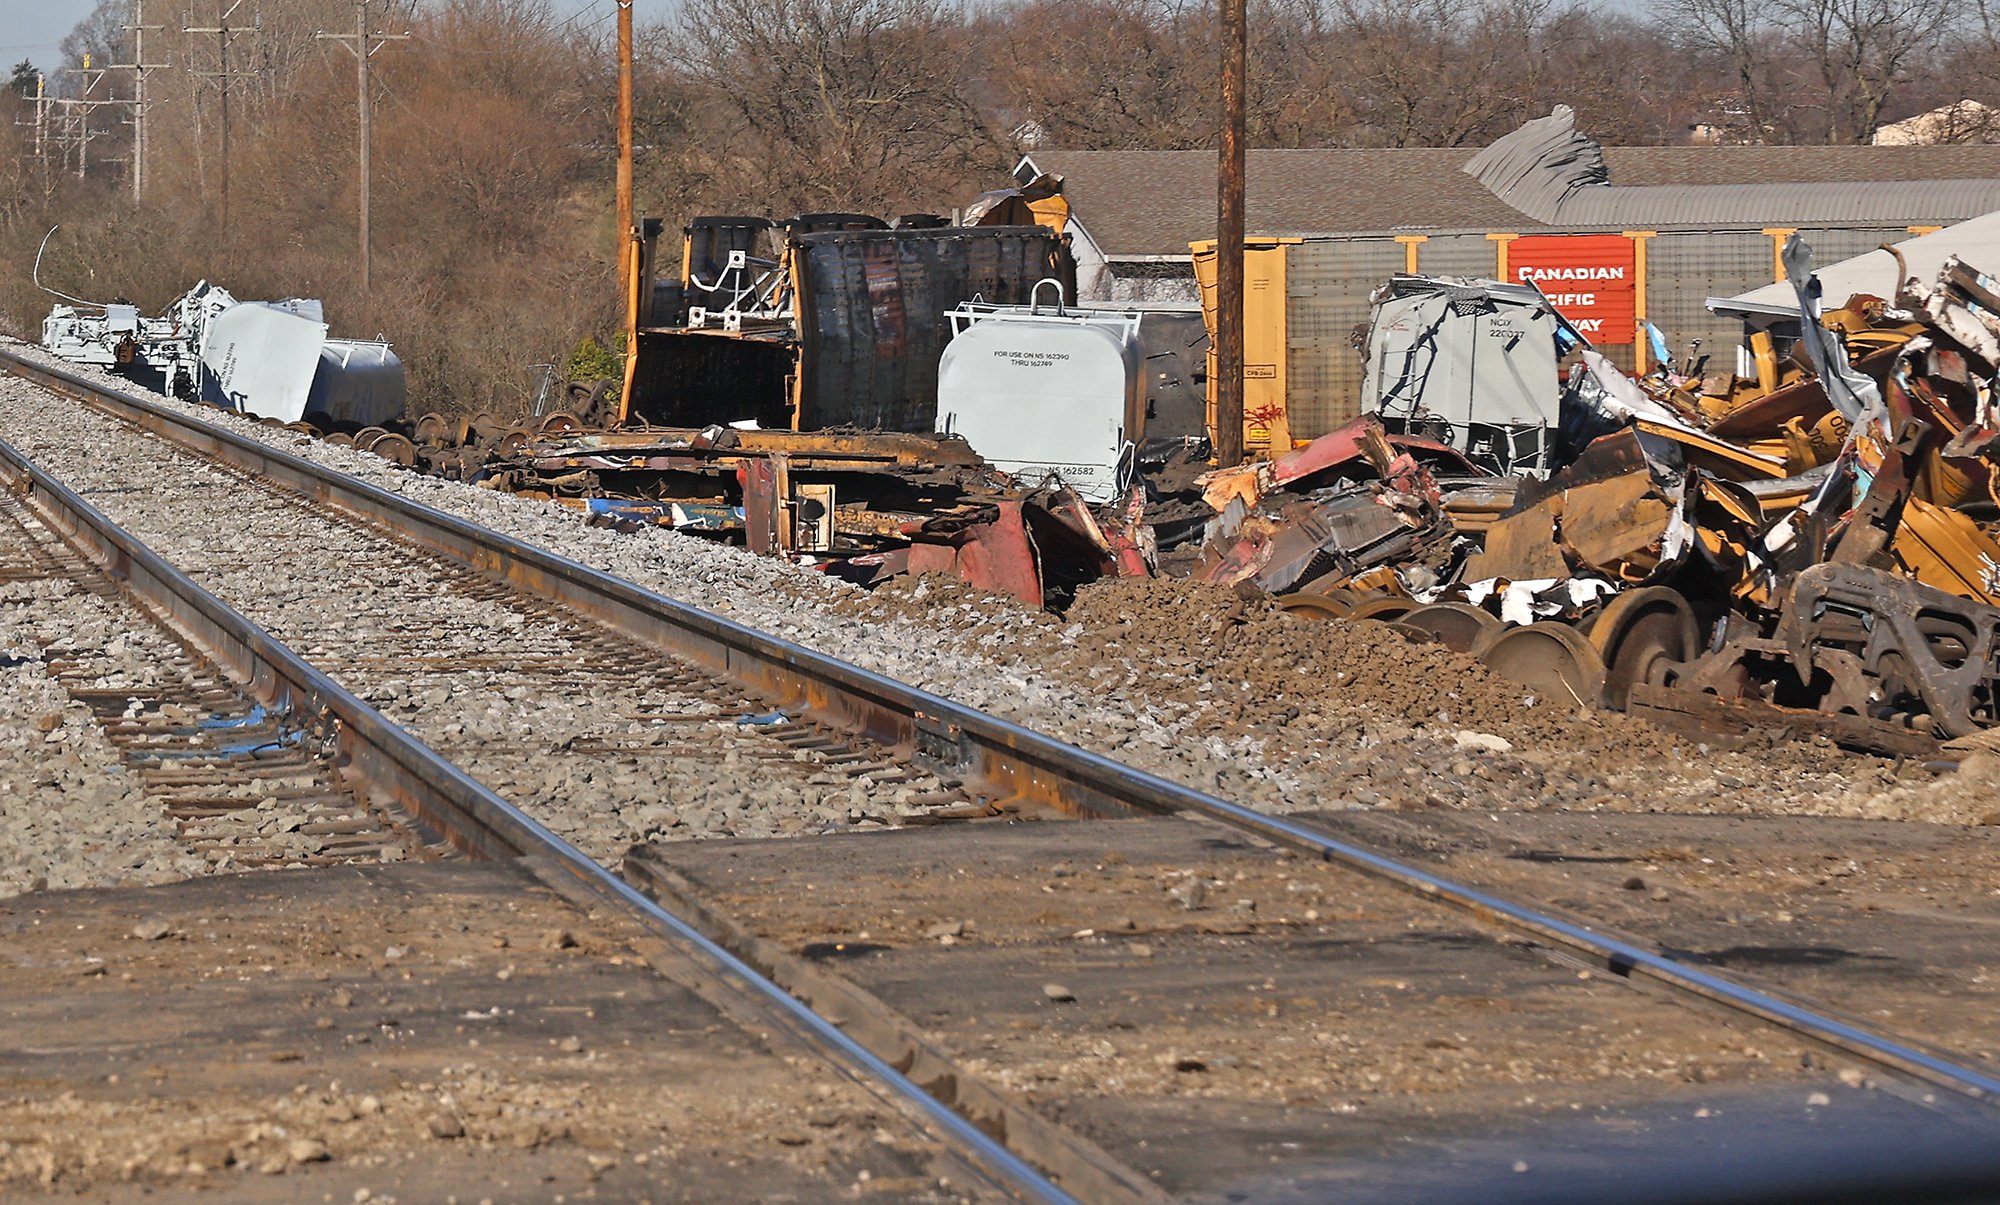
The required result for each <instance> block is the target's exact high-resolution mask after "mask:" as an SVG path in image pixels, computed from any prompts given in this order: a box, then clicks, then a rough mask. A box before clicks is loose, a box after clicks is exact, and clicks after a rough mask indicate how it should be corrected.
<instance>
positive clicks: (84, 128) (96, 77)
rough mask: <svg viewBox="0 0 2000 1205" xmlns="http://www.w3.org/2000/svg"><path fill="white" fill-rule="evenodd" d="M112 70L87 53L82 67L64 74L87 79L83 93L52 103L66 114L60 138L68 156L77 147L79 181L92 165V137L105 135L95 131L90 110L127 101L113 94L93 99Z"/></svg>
mask: <svg viewBox="0 0 2000 1205" xmlns="http://www.w3.org/2000/svg"><path fill="white" fill-rule="evenodd" d="M110 70H111V69H110V68H109V67H92V66H91V65H90V55H88V54H85V55H84V56H83V66H82V67H65V68H63V72H62V73H63V74H64V75H76V76H81V77H82V78H83V91H82V93H81V94H80V95H77V96H74V97H60V98H57V99H56V100H55V101H53V102H52V103H53V104H54V105H55V107H56V110H57V111H58V112H59V113H61V114H62V119H63V121H62V130H61V133H60V134H59V135H58V141H59V144H60V145H61V146H62V147H63V154H64V156H65V158H67V156H68V154H69V149H68V148H70V147H72V146H74V147H75V148H76V178H77V179H79V180H81V179H83V178H84V176H85V175H86V174H87V173H88V171H89V168H90V140H91V139H93V138H101V137H103V135H102V134H96V133H92V132H91V129H90V111H91V110H92V109H96V108H99V107H101V106H103V105H117V104H124V103H125V102H124V101H120V100H115V99H112V98H110V97H105V98H103V99H101V100H100V99H92V97H91V95H90V94H91V93H92V92H95V91H96V90H97V85H99V84H101V83H103V82H104V77H105V75H106V73H108V72H109V71H110Z"/></svg>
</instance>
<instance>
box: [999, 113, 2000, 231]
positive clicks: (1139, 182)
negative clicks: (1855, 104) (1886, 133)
mask: <svg viewBox="0 0 2000 1205" xmlns="http://www.w3.org/2000/svg"><path fill="white" fill-rule="evenodd" d="M1553 116H1555V115H1552V117H1553ZM1540 120H1541V121H1542V122H1545V123H1547V122H1550V118H1543V119H1540ZM1530 124H1531V125H1533V124H1534V123H1530ZM1524 128H1525V127H1524ZM1541 133H1542V134H1543V135H1545V138H1544V141H1545V142H1546V143H1548V144H1549V145H1550V146H1552V147H1554V148H1556V149H1557V151H1558V153H1560V154H1564V155H1568V156H1570V157H1573V158H1574V159H1575V160H1576V161H1577V165H1578V168H1579V169H1580V170H1581V171H1583V172H1585V173H1591V167H1592V165H1591V162H1590V158H1589V156H1588V155H1587V154H1585V153H1583V152H1580V151H1578V150H1576V148H1575V147H1574V146H1571V145H1570V143H1571V141H1572V140H1570V139H1567V138H1562V137H1557V134H1558V133H1559V131H1555V130H1543V131H1541ZM1509 137H1512V136H1511V135H1510V136H1509ZM1501 141H1502V142H1505V141H1506V140H1505V139H1502V140H1501ZM1524 141H1526V140H1524ZM1585 141H1587V140H1585ZM1495 145H1496V146H1498V145H1499V144H1498V143H1496V144H1495ZM1490 149H1491V148H1489V150H1490ZM1600 149H1601V151H1602V160H1601V162H1602V165H1603V168H1604V169H1606V170H1607V171H1608V174H1609V183H1608V185H1607V184H1603V183H1598V182H1597V180H1598V179H1602V177H1596V178H1595V179H1590V178H1586V179H1585V180H1584V181H1582V182H1578V183H1573V184H1570V183H1564V182H1563V181H1562V180H1561V179H1560V178H1559V179H1558V184H1557V186H1556V187H1555V188H1554V189H1553V190H1549V189H1542V190H1539V191H1538V190H1535V189H1527V190H1523V189H1520V188H1519V187H1518V186H1517V187H1516V188H1514V189H1510V191H1509V197H1510V199H1513V200H1515V201H1517V202H1521V204H1520V205H1519V206H1517V205H1510V204H1508V203H1507V201H1505V200H1502V199H1501V197H1500V196H1498V195H1495V193H1494V192H1493V191H1492V190H1491V189H1490V188H1488V187H1487V186H1486V185H1484V184H1482V183H1481V182H1480V181H1479V180H1478V179H1476V178H1475V177H1474V176H1472V175H1469V174H1467V172H1466V170H1465V169H1466V167H1467V165H1468V164H1469V163H1470V162H1471V161H1472V160H1473V159H1474V158H1475V152H1473V151H1471V150H1467V149H1465V148H1453V149H1434V148H1397V149H1367V150H1356V149H1314V150H1253V151H1250V152H1249V153H1248V154H1247V155H1246V157H1245V158H1246V181H1245V198H1244V209H1245V227H1246V229H1247V230H1248V231H1249V232H1250V233H1252V234H1258V235H1287V236H1298V235H1305V236H1311V235H1372V236H1375V237H1381V236H1382V235H1384V234H1390V233H1401V232H1406V231H1407V232H1412V233H1417V232H1428V233H1440V232H1444V231H1467V232H1482V231H1509V232H1514V233H1521V234H1531V233H1547V232H1552V231H1557V230H1562V231H1571V230H1580V229H1612V230H1617V229H1649V230H1657V229H1674V228H1677V227H1678V228H1682V229H1707V228H1713V227H1731V228H1739V229H1760V228H1762V227H1765V226H1811V225H1814V224H1820V225H1835V224H1843V223H1845V224H1858V225H1864V226H1866V225H1884V226H1903V225H1929V224H1934V223H1946V222H1955V221H1962V220H1965V219H1967V218H1971V217H1974V216H1977V215H1979V214H1983V213H1988V212H1991V211H1993V210H2000V146H1984V145H1948V146H1888V147H1873V146H1784V147H1762V146H1743V147H1738V146H1727V147H1680V146H1677V147H1650V146H1649V147H1602V148H1600ZM1486 153H1487V152H1479V154H1480V155H1485V154H1486ZM1520 166H1521V164H1520V163H1518V162H1517V163H1516V165H1515V167H1516V172H1517V175H1518V174H1519V169H1520ZM1021 170H1022V171H1023V172H1029V173H1032V172H1036V171H1040V172H1053V173H1055V174H1056V175H1059V176H1062V177H1063V195H1064V196H1065V197H1066V198H1067V199H1068V201H1069V203H1070V207H1071V210H1072V212H1073V213H1074V214H1075V217H1076V221H1077V223H1078V224H1079V225H1081V226H1082V227H1083V228H1084V229H1085V231H1087V233H1088V234H1089V236H1090V238H1091V239H1092V240H1093V241H1094V242H1095V243H1096V244H1097V246H1098V247H1099V249H1101V250H1102V251H1103V252H1104V253H1105V254H1106V255H1107V256H1110V257H1112V258H1126V257H1147V256H1173V257H1181V256H1185V255H1186V254H1187V247H1188V243H1190V242H1192V241H1195V240H1199V239H1208V238H1213V237H1215V176H1216V159H1215V154H1214V152H1212V151H1062V150H1036V151H1031V152H1029V153H1028V155H1027V156H1026V157H1025V158H1024V160H1023V162H1022V167H1021ZM1592 174H1594V173H1592ZM1552 199H1553V200H1554V202H1555V204H1554V205H1553V206H1551V205H1549V204H1548V202H1549V201H1550V200H1552Z"/></svg>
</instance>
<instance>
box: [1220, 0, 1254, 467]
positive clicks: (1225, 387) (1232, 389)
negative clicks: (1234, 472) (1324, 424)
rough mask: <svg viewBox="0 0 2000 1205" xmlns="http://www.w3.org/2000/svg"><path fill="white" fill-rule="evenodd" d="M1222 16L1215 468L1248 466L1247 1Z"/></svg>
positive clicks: (1223, 1)
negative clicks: (1245, 322)
mask: <svg viewBox="0 0 2000 1205" xmlns="http://www.w3.org/2000/svg"><path fill="white" fill-rule="evenodd" d="M1218 4H1219V6H1220V8H1221V10H1222V148H1221V154H1220V155H1219V156H1218V159H1219V162H1218V163H1217V168H1218V170H1217V172H1216V190H1215V191H1216V197H1215V227H1216V229H1215V463H1216V464H1217V465H1219V466H1220V467H1222V468H1229V467H1231V466H1232V465H1237V464H1241V463H1243V132H1244V101H1243V92H1244V86H1243V85H1244V76H1245V59H1246V58H1247V57H1248V35H1247V33H1246V31H1245V21H1244V14H1243V0H1218Z"/></svg>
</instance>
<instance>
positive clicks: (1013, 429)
mask: <svg viewBox="0 0 2000 1205" xmlns="http://www.w3.org/2000/svg"><path fill="white" fill-rule="evenodd" d="M950 316H951V319H952V324H953V326H954V327H955V328H956V334H955V335H954V336H953V338H952V340H951V342H950V343H948V344H946V345H945V349H944V356H943V358H942V360H940V361H939V364H938V422H937V425H938V430H939V431H942V432H945V433H947V434H951V435H958V436H963V437H964V439H965V441H966V442H967V443H969V444H971V445H972V450H973V451H975V452H977V453H979V454H980V455H981V456H983V457H985V459H986V462H987V463H988V464H990V465H992V466H993V467H995V468H997V469H999V470H1000V471H1002V472H1004V473H1007V474H1009V475H1010V476H1012V477H1013V478H1014V479H1015V481H1016V482H1018V483H1019V484H1021V485H1023V486H1027V487H1030V488H1033V487H1037V486H1041V485H1044V484H1047V483H1049V482H1050V481H1051V480H1054V481H1059V482H1060V483H1061V484H1063V485H1067V486H1069V487H1070V488H1071V489H1073V490H1075V491H1076V492H1077V493H1078V494H1079V495H1080V496H1082V497H1083V498H1084V499H1085V500H1087V501H1089V502H1093V503H1104V502H1110V501H1112V500H1113V499H1115V498H1117V497H1118V496H1119V494H1120V493H1121V491H1122V490H1123V488H1124V486H1125V484H1126V481H1127V479H1128V478H1129V476H1130V467H1131V457H1130V452H1131V449H1132V446H1133V445H1134V444H1136V443H1137V442H1138V440H1139V439H1140V438H1141V436H1143V435H1144V425H1145V403H1144V396H1145V395H1144V390H1143V388H1142V382H1141V381H1140V379H1139V315H1137V314H1128V313H1122V312H1120V313H1107V312H1103V311H1098V312H1093V313H1087V314H1078V313H1074V312H1071V313H1058V312H1056V311H1054V310H1036V309H1034V308H1032V307H1028V306H1009V307H996V306H983V305H965V306H961V307H959V309H958V310H955V311H953V312H952V314H951V315H950Z"/></svg>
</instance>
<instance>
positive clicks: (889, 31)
mask: <svg viewBox="0 0 2000 1205" xmlns="http://www.w3.org/2000/svg"><path fill="white" fill-rule="evenodd" d="M963 30H964V21H963V19H962V17H961V15H960V13H959V12H958V10H956V9H955V8H953V7H951V6H949V5H947V4H946V3H944V2H943V0H691V2H690V3H688V4H687V5H686V6H685V7H684V8H683V9H682V10H681V15H680V22H679V29H678V32H679V34H680V46H681V53H680V59H679V62H678V64H677V65H678V66H679V67H680V68H681V69H682V70H683V71H684V72H685V73H686V74H687V75H688V76H689V77H690V78H691V79H693V80H696V81H698V82H699V83H700V84H702V85H703V86H704V87H705V88H706V89H707V90H708V92H709V94H710V96H711V99H712V108H713V111H715V112H717V113H719V114H722V115H726V117H727V118H728V125H727V127H726V128H725V129H724V130H711V131H709V133H710V135H711V141H712V144H713V143H714V142H721V143H722V144H723V145H722V146H718V149H719V150H726V153H727V154H729V155H730V156H731V157H732V158H735V159H737V160H738V161H739V162H741V161H744V160H748V161H749V163H750V164H753V165H755V166H757V167H760V168H761V169H762V172H763V174H764V176H765V182H766V187H767V190H768V196H769V199H770V200H772V201H775V202H778V203H780V204H783V203H786V202H793V203H796V204H798V205H800V206H801V207H809V208H822V209H828V208H839V207H841V206H851V205H854V204H857V203H858V202H859V201H861V200H877V201H881V200H895V201H899V202H903V201H908V200H911V199H915V198H918V197H926V198H927V196H928V194H930V193H932V192H934V191H935V187H936V184H937V182H938V180H939V178H940V176H941V175H943V174H946V173H952V174H956V175H957V176H958V177H959V178H961V179H962V178H963V176H964V174H965V173H966V172H967V171H968V170H976V169H978V168H984V169H986V170H991V169H992V168H993V167H995V166H996V165H1000V166H1004V159H1005V155H1004V153H1003V152H1002V150H1001V145H1000V143H999V141H998V140H997V139H995V138H994V137H993V136H992V133H991V131H990V130H989V128H988V127H987V125H986V123H985V121H984V120H983V119H982V115H981V114H980V112H979V110H978V109H977V107H976V106H975V105H974V104H973V103H972V101H971V98H970V96H969V95H968V94H967V92H966V90H965V89H964V88H963V87H962V80H963V71H962V66H963V64H962V63H961V61H960V56H959V53H957V49H959V48H956V47H955V46H954V43H955V42H958V41H959V39H960V38H961V37H962V34H963ZM718 134H720V135H722V137H721V138H720V139H716V138H715V135H718Z"/></svg>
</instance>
